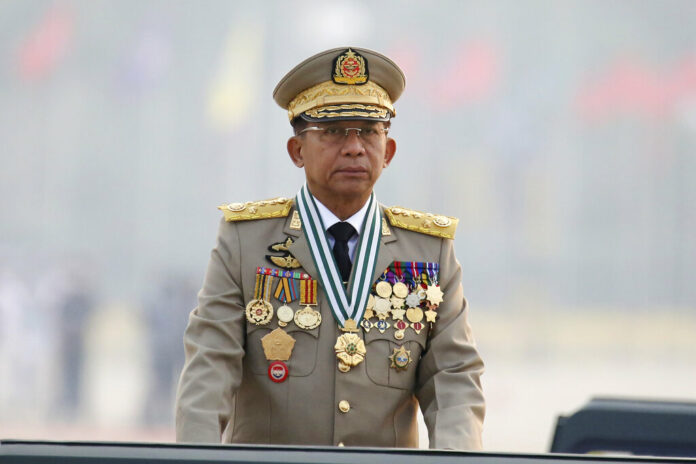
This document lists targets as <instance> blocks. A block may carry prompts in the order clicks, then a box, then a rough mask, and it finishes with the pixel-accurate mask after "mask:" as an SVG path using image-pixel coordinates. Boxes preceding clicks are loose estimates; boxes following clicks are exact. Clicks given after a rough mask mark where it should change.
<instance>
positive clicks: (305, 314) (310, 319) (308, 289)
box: [294, 279, 321, 330]
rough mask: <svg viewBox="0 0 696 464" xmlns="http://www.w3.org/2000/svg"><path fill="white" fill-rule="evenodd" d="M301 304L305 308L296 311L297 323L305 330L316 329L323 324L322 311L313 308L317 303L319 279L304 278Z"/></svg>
mask: <svg viewBox="0 0 696 464" xmlns="http://www.w3.org/2000/svg"><path fill="white" fill-rule="evenodd" d="M300 304H301V305H304V306H305V307H304V308H303V309H300V310H299V311H297V312H295V317H294V321H295V325H297V327H299V328H301V329H304V330H312V329H316V328H317V327H319V326H320V325H321V313H320V312H319V311H316V310H314V309H312V306H316V304H317V281H316V280H313V279H308V280H303V281H302V283H301V284H300Z"/></svg>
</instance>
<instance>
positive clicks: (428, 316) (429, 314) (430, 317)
mask: <svg viewBox="0 0 696 464" xmlns="http://www.w3.org/2000/svg"><path fill="white" fill-rule="evenodd" d="M436 318H437V312H435V311H434V310H432V309H429V310H427V311H426V312H425V321H426V322H435V319H436Z"/></svg>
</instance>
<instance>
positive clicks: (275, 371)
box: [268, 361, 288, 383]
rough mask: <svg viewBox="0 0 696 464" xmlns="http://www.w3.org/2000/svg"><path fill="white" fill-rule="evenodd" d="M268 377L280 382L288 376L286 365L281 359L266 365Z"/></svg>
mask: <svg viewBox="0 0 696 464" xmlns="http://www.w3.org/2000/svg"><path fill="white" fill-rule="evenodd" d="M268 378H270V379H271V380H272V381H274V382H275V383H280V382H283V381H285V379H287V378H288V366H287V365H286V364H285V363H284V362H283V361H273V362H272V363H271V364H270V366H268Z"/></svg>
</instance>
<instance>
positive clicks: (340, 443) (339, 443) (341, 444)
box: [338, 441, 346, 446]
mask: <svg viewBox="0 0 696 464" xmlns="http://www.w3.org/2000/svg"><path fill="white" fill-rule="evenodd" d="M338 446H346V445H344V444H343V442H342V441H339V442H338Z"/></svg>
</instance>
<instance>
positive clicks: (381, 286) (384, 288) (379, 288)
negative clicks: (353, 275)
mask: <svg viewBox="0 0 696 464" xmlns="http://www.w3.org/2000/svg"><path fill="white" fill-rule="evenodd" d="M375 292H376V293H377V295H379V296H381V297H382V298H389V297H390V296H391V294H392V286H391V284H390V283H389V282H387V281H385V280H383V281H381V282H379V283H378V284H377V285H375Z"/></svg>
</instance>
